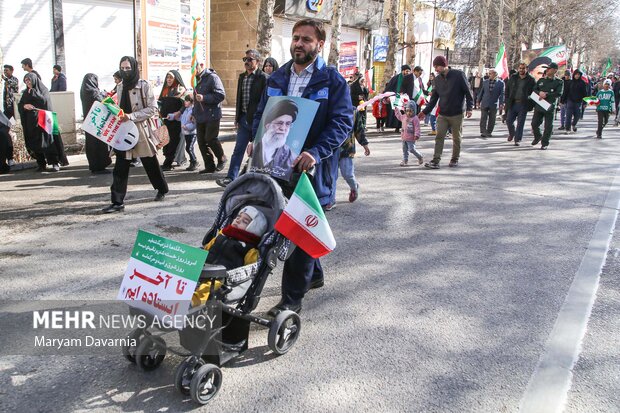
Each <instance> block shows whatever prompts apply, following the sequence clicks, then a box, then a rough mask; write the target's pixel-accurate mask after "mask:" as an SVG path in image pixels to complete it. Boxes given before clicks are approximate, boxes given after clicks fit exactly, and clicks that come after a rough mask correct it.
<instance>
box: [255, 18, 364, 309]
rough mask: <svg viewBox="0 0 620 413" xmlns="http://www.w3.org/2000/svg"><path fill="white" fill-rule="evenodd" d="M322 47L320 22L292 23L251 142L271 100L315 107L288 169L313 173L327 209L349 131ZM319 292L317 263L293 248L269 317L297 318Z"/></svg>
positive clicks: (347, 109)
mask: <svg viewBox="0 0 620 413" xmlns="http://www.w3.org/2000/svg"><path fill="white" fill-rule="evenodd" d="M324 44H325V29H324V28H323V24H322V23H321V22H319V21H317V20H312V19H304V20H300V21H298V22H297V23H295V25H294V26H293V33H292V41H291V48H290V50H291V55H292V57H293V59H292V60H290V61H289V62H288V63H286V64H285V65H284V66H282V67H281V68H280V69H278V70H277V71H276V72H274V73H273V74H272V75H271V77H269V79H268V81H267V88H266V91H265V93H264V94H263V98H262V99H261V102H260V104H259V106H258V109H257V110H256V114H255V115H254V124H253V126H252V140H253V139H254V136H256V131H257V130H258V125H259V123H260V120H261V117H262V115H263V111H264V109H265V105H266V104H267V100H268V99H269V98H270V97H271V96H298V97H303V98H306V99H311V100H314V101H316V102H318V103H319V108H318V109H317V113H316V115H315V117H314V121H313V122H312V126H311V127H310V130H309V132H308V137H307V138H306V141H305V143H304V146H303V148H302V152H301V153H300V154H299V156H298V157H297V158H296V159H295V161H294V164H293V166H294V168H295V169H296V170H297V171H299V172H301V171H306V170H309V169H310V168H312V167H313V166H314V167H315V176H314V179H313V182H312V186H313V187H314V191H315V192H316V195H317V197H318V199H319V203H320V204H321V206H323V208H324V209H329V207H330V205H329V203H330V202H331V200H332V196H333V193H334V191H335V185H336V179H337V177H338V175H337V174H338V157H339V155H340V151H339V148H340V145H342V142H344V140H345V139H347V137H348V135H349V133H350V131H351V128H352V126H353V107H352V106H351V97H350V94H349V88H348V86H347V82H346V81H345V80H344V78H343V77H342V75H340V73H338V70H337V69H336V68H334V67H329V66H327V65H326V64H325V61H324V60H323V59H322V58H321V57H320V56H319V53H320V52H321V50H322V48H323V46H324ZM248 151H250V152H251V151H252V144H250V145H248ZM283 189H284V191H285V195H287V196H290V194H291V188H289V187H288V186H286V185H284V186H283ZM321 286H323V269H322V267H321V263H320V261H319V260H318V259H315V258H312V257H310V256H309V255H308V254H306V253H305V252H304V251H303V250H302V249H301V248H296V249H295V251H293V253H292V254H291V256H290V257H289V258H288V259H287V260H286V262H285V263H284V270H283V273H282V299H281V300H280V302H279V303H278V304H277V305H276V306H275V307H274V308H272V309H271V310H270V314H272V315H275V314H277V313H278V312H279V311H282V310H293V311H296V312H299V311H300V310H301V301H302V299H303V297H304V295H305V293H306V292H307V291H308V290H309V289H311V288H318V287H321Z"/></svg>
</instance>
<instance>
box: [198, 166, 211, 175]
mask: <svg viewBox="0 0 620 413" xmlns="http://www.w3.org/2000/svg"><path fill="white" fill-rule="evenodd" d="M213 172H215V168H214V167H211V168H205V169H203V170H201V171H199V172H198V173H199V174H212V173H213Z"/></svg>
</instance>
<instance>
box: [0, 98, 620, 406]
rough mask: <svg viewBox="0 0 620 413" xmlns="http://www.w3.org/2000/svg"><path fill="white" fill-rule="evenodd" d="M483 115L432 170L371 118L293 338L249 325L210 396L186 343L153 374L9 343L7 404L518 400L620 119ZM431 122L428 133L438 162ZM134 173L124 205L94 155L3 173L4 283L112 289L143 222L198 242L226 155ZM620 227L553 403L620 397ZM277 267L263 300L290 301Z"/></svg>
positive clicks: (601, 198) (19, 290)
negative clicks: (564, 388) (189, 382)
mask: <svg viewBox="0 0 620 413" xmlns="http://www.w3.org/2000/svg"><path fill="white" fill-rule="evenodd" d="M477 116H479V113H475V115H474V119H471V120H466V121H465V130H464V136H465V139H464V142H463V152H462V154H461V161H460V164H459V167H458V168H448V167H447V162H448V160H449V159H450V155H449V153H450V150H451V145H450V144H449V143H447V144H446V148H445V150H444V158H443V161H442V168H441V169H439V170H427V169H425V168H423V167H418V166H412V167H406V168H403V167H400V166H399V162H400V160H401V157H402V151H401V144H400V139H399V136H398V135H396V134H394V133H393V131H390V133H388V132H386V133H384V134H377V133H375V131H374V129H373V128H372V127H371V128H370V132H371V133H370V134H369V140H370V149H371V152H372V153H371V156H369V157H364V156H363V154H361V153H360V154H358V156H357V157H356V158H355V166H356V175H357V177H358V179H359V182H360V185H361V192H360V197H359V199H358V200H357V201H356V202H355V203H353V204H350V203H348V187H347V185H346V183H345V182H344V181H343V180H340V181H339V184H338V195H337V201H338V204H337V207H336V208H335V209H334V210H332V211H330V212H328V213H327V218H328V220H329V223H330V225H331V226H332V229H333V232H334V235H335V237H336V241H337V243H338V247H337V248H336V250H335V251H334V252H333V253H332V254H330V255H329V256H327V257H325V258H324V259H322V262H323V266H324V268H325V270H326V285H325V287H324V288H322V289H319V290H313V291H311V292H310V293H308V295H307V297H306V299H305V300H304V303H303V304H304V308H303V311H302V313H301V318H302V323H303V325H302V332H301V336H300V339H299V340H298V342H297V343H296V345H295V347H294V348H293V349H292V350H291V351H290V352H289V353H288V354H286V355H284V356H280V357H276V356H274V355H273V354H272V353H271V351H270V350H269V349H268V347H267V331H266V330H264V329H262V328H259V327H256V328H252V332H251V333H252V334H251V336H250V350H249V351H248V352H246V353H245V354H244V355H243V356H242V357H240V358H239V359H237V360H235V361H234V362H232V363H230V364H228V365H226V366H225V367H224V368H223V378H224V381H223V386H222V389H221V391H220V393H219V394H218V395H217V397H216V398H215V399H214V400H213V401H211V402H210V403H209V404H208V405H207V406H206V407H202V408H200V407H198V406H196V405H194V404H193V403H192V402H191V400H189V399H186V398H184V397H183V396H181V395H180V394H179V393H177V392H176V390H175V389H174V387H173V385H172V380H173V374H174V370H175V368H176V366H177V365H178V363H179V362H180V361H181V360H182V359H181V358H180V357H177V356H170V357H166V359H165V360H164V362H163V364H162V366H161V367H160V368H159V369H158V370H156V371H154V372H150V373H142V372H140V371H138V369H137V368H136V366H134V365H131V364H129V363H128V362H127V361H126V360H125V359H124V358H122V356H120V354H119V356H118V357H116V356H98V357H88V356H74V357H69V356H63V357H59V356H51V357H25V356H19V355H6V353H1V352H0V354H2V356H1V357H0V410H1V411H14V410H18V409H19V410H21V411H32V412H34V411H54V412H67V411H101V412H104V411H105V412H108V411H111V412H124V411H148V412H150V411H174V412H176V411H189V410H200V411H212V412H220V411H221V412H240V411H256V412H274V411H278V412H311V411H329V412H348V411H369V412H375V411H382V412H383V411H389V412H395V411H408V412H516V411H518V410H519V403H520V400H521V398H522V396H523V394H524V392H525V389H526V387H527V385H528V382H529V380H530V377H531V376H532V374H533V373H534V372H535V369H536V366H537V363H538V360H539V358H540V356H541V354H543V353H544V351H545V346H546V342H547V339H548V337H549V334H550V332H551V330H552V328H553V326H554V323H555V321H556V318H557V316H558V312H559V310H560V308H561V306H562V304H563V302H564V299H565V297H566V294H567V291H568V289H569V288H570V285H571V282H572V280H573V278H574V277H575V273H576V271H577V269H578V268H579V265H580V262H581V260H582V258H583V256H584V253H585V251H586V248H587V247H588V244H589V242H590V240H591V237H592V234H593V231H594V227H595V225H596V223H597V221H598V219H599V215H600V212H601V209H602V207H603V204H604V202H605V199H606V197H607V194H608V191H609V188H610V185H611V183H612V181H613V179H614V177H615V176H616V174H617V172H618V157H617V154H618V150H619V149H620V128H614V127H608V128H607V129H606V130H605V131H604V139H602V140H597V139H594V138H593V136H594V128H595V122H596V121H595V114H594V112H593V111H592V109H588V111H587V113H586V116H585V119H584V120H583V121H582V123H581V124H580V125H579V130H578V132H577V133H574V134H569V135H565V134H556V135H555V136H554V137H553V140H552V141H551V145H550V147H549V149H548V150H547V151H541V150H539V149H538V147H532V146H530V145H529V142H530V141H531V139H532V137H531V134H527V133H526V136H525V137H524V145H523V146H520V147H514V146H513V145H512V144H511V143H508V142H506V139H505V136H506V133H505V130H506V129H505V126H504V125H501V124H499V125H498V126H497V129H496V132H495V133H494V135H495V136H493V137H490V138H481V137H479V133H478V126H477V122H478V121H477ZM369 126H372V125H369ZM556 127H557V123H556ZM528 129H529V117H528V122H527V123H526V130H528ZM428 131H429V129H428V128H423V134H424V136H423V138H422V139H421V141H420V142H419V145H418V147H419V149H420V151H421V152H422V153H423V154H424V155H425V157H426V158H427V159H429V160H430V158H431V156H432V148H433V140H432V137H430V136H427V135H426V133H427V132H428ZM232 147H233V146H232V143H226V144H225V151H226V153H227V154H230V153H231V152H232ZM360 150H361V148H359V147H358V152H359V151H360ZM410 159H411V158H410ZM131 172H132V175H131V179H130V186H129V193H128V196H127V199H126V204H125V205H126V209H125V212H124V213H121V214H113V215H102V214H100V213H99V210H100V209H101V208H102V207H104V206H106V205H107V203H108V201H109V185H110V182H111V176H110V175H107V176H101V175H98V176H92V175H90V174H89V173H88V169H87V165H86V161H85V158H84V156H75V157H72V159H71V165H70V166H69V167H67V168H65V169H63V170H62V171H61V172H60V173H58V174H51V173H50V174H37V173H35V172H34V171H33V170H24V171H19V172H17V173H15V174H11V175H7V176H1V177H0V192H1V195H0V205H1V207H2V208H1V210H0V222H1V223H2V225H1V229H0V277H1V278H0V280H1V282H2V284H3V288H2V289H0V298H1V299H2V300H9V299H10V300H22V301H25V302H28V301H33V300H51V299H65V300H77V299H80V300H83V299H86V300H94V299H114V298H115V297H116V294H117V291H118V287H119V285H120V282H121V279H122V274H123V273H124V270H125V266H126V264H127V260H128V258H129V254H130V252H131V248H132V246H133V242H134V240H135V236H136V232H137V230H138V229H144V230H147V231H150V232H154V233H157V234H160V235H162V236H166V237H170V238H174V239H175V240H178V241H180V242H185V243H188V244H192V245H196V244H198V243H199V242H200V240H201V239H202V237H203V236H204V234H205V232H206V231H207V229H208V228H209V227H210V225H211V223H212V221H213V218H214V216H215V213H216V209H217V203H218V200H219V198H220V196H221V193H222V189H221V188H220V187H218V186H217V185H216V184H215V182H214V180H215V178H218V177H223V176H224V173H219V174H215V175H212V176H204V175H198V174H196V173H189V172H185V171H176V170H175V171H173V172H171V173H167V175H166V176H167V177H168V180H169V184H170V189H171V192H170V193H169V194H168V195H167V197H166V200H165V201H164V202H163V203H156V202H153V201H152V199H153V197H154V196H155V191H154V190H153V189H152V188H151V187H150V185H149V183H148V180H147V178H146V176H145V174H144V170H143V169H141V168H140V169H138V170H132V171H131ZM610 230H613V228H610ZM619 242H620V241H619V240H618V238H617V236H614V238H613V241H612V244H611V248H610V250H609V253H608V257H607V262H606V265H605V267H604V269H603V272H602V275H601V281H600V285H599V289H598V293H597V300H596V302H595V303H594V308H593V311H592V315H591V318H590V321H589V324H588V329H587V333H586V336H585V339H584V341H583V343H582V346H583V351H582V353H581V358H580V359H579V360H578V361H577V364H576V365H575V367H574V369H573V373H574V376H573V381H572V386H571V388H570V390H569V392H568V395H567V400H566V405H565V406H561V407H560V410H561V409H565V411H567V412H618V411H620V396H618V395H620V362H619V356H618V352H617V349H618V334H617V331H619V327H620V325H619V324H620V322H619V321H618V320H620V317H619V315H620V305H619V303H620V284H619V281H618V274H619V273H620V257H619V255H620V253H619V251H620V245H619ZM280 275H281V270H279V269H276V271H275V273H274V275H273V277H271V278H270V279H269V281H268V283H267V286H266V288H265V290H264V294H263V299H262V301H261V303H260V305H259V307H258V309H257V311H258V312H260V313H262V312H265V311H267V309H269V308H270V307H271V306H272V305H274V304H275V303H276V302H277V301H278V300H279V284H280ZM4 302H6V301H4ZM172 341H174V340H172Z"/></svg>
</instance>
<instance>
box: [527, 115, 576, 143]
mask: <svg viewBox="0 0 620 413" xmlns="http://www.w3.org/2000/svg"><path fill="white" fill-rule="evenodd" d="M554 112H555V106H552V107H551V108H550V110H548V111H546V112H542V111H540V110H534V116H532V130H533V131H534V139H535V140H539V139H541V135H540V125H541V124H542V123H543V122H544V123H545V127H544V130H543V133H542V146H549V139H551V133H552V132H553V113H554ZM567 121H568V119H567Z"/></svg>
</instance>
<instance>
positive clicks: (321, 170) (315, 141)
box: [251, 56, 353, 205]
mask: <svg viewBox="0 0 620 413" xmlns="http://www.w3.org/2000/svg"><path fill="white" fill-rule="evenodd" d="M313 64H314V72H313V73H312V77H311V78H310V82H309V83H308V86H307V87H306V88H305V89H304V91H303V94H302V96H301V97H303V98H306V99H311V100H314V101H316V102H318V103H319V104H320V105H319V108H318V110H317V113H316V116H315V117H314V122H313V123H312V126H311V127H310V131H309V132H308V137H307V138H306V142H305V143H304V146H303V148H302V152H308V153H309V154H310V155H312V157H313V158H314V159H315V160H316V162H317V163H316V166H315V168H316V173H315V176H314V180H313V185H314V190H315V192H316V195H317V197H318V198H319V202H320V203H321V205H327V204H329V203H330V202H331V200H332V197H333V194H334V192H335V189H336V179H337V177H338V158H339V153H340V150H339V148H340V145H342V143H343V142H344V141H345V140H346V139H347V137H348V136H349V134H350V132H351V130H352V129H353V107H352V106H351V96H350V93H349V87H348V85H347V82H346V80H345V79H344V77H342V75H341V74H340V73H339V72H338V70H337V69H336V68H334V67H331V66H327V65H326V64H325V61H324V60H323V59H322V58H321V56H318V57H317V58H316V60H315V61H314V63H313ZM292 65H293V61H292V60H290V61H289V62H288V63H286V64H285V65H284V66H282V67H281V68H280V69H278V70H277V71H275V72H274V73H273V74H272V75H271V76H270V77H269V80H268V81H267V87H266V88H265V91H264V93H263V97H262V99H261V101H260V104H259V105H258V108H257V109H256V113H255V114H254V122H253V124H252V137H251V140H252V141H253V140H254V137H255V136H256V131H257V130H258V125H259V123H260V119H261V117H262V116H263V111H264V110H265V105H266V104H267V100H268V99H269V97H271V96H286V95H287V94H288V84H289V80H290V77H291V66H292Z"/></svg>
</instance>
